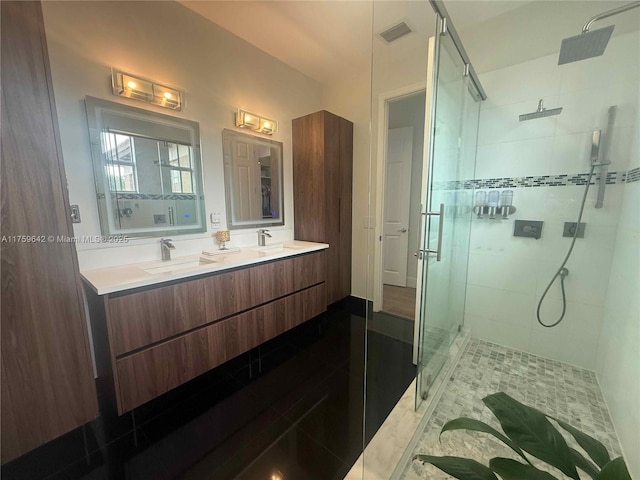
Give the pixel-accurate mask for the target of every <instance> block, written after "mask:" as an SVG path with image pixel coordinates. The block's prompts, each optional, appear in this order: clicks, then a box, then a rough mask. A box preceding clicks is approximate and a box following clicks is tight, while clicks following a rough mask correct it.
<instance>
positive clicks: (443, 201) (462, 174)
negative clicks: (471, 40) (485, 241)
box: [414, 2, 486, 408]
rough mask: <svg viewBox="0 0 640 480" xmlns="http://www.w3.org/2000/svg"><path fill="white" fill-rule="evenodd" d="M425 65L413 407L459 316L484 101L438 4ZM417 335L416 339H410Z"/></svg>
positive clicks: (445, 349) (433, 372)
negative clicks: (472, 180) (470, 182)
mask: <svg viewBox="0 0 640 480" xmlns="http://www.w3.org/2000/svg"><path fill="white" fill-rule="evenodd" d="M433 5H434V9H435V10H436V12H437V13H436V35H435V37H432V38H431V39H430V40H429V59H428V65H427V110H426V112H427V121H426V124H425V134H426V135H425V138H426V139H427V140H426V142H425V145H426V147H425V153H426V160H425V163H426V168H425V169H424V170H423V171H424V172H425V173H426V174H425V175H423V188H422V195H421V198H422V199H424V203H423V208H422V212H421V213H422V232H421V247H420V250H419V251H418V259H419V262H418V279H419V280H418V285H417V295H418V298H419V308H418V311H419V316H418V318H417V319H416V329H415V330H416V331H417V336H416V337H415V340H417V342H416V343H417V382H416V385H417V388H416V408H417V407H418V406H419V404H420V402H421V401H422V400H423V399H425V398H426V397H427V395H428V393H429V388H430V386H431V385H432V384H433V381H434V379H435V377H436V376H437V375H438V373H439V371H440V369H441V368H442V366H443V365H444V363H445V361H446V359H447V357H448V352H449V348H450V346H451V344H452V342H453V340H454V339H455V337H456V336H457V334H458V332H459V331H460V330H461V328H462V325H463V317H464V303H465V294H466V279H467V264H468V258H469V235H470V230H471V218H472V215H471V210H470V205H471V192H472V191H471V190H469V189H466V190H465V189H464V180H465V179H469V178H472V177H473V173H474V169H475V158H476V157H475V153H476V143H477V136H478V122H479V115H480V102H481V100H482V99H483V98H486V96H485V94H484V91H483V90H482V86H481V85H480V82H479V81H478V79H477V77H476V75H475V73H474V72H473V67H472V66H471V65H470V63H469V59H468V57H467V55H466V52H465V51H464V48H463V47H462V44H461V42H460V40H459V38H458V36H457V34H456V32H455V30H454V28H453V25H452V24H451V23H450V22H449V24H447V20H446V19H447V13H446V10H445V9H444V6H443V5H442V4H441V3H440V2H434V3H433ZM415 340H414V341H415Z"/></svg>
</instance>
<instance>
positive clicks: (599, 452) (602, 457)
mask: <svg viewBox="0 0 640 480" xmlns="http://www.w3.org/2000/svg"><path fill="white" fill-rule="evenodd" d="M547 417H549V418H551V419H553V420H555V421H556V422H557V423H558V425H560V427H562V428H563V429H564V430H566V431H567V432H569V433H570V434H571V436H572V437H573V438H575V439H576V442H578V445H580V447H582V449H583V450H584V451H585V452H587V455H589V456H590V457H591V458H592V459H593V461H594V462H596V464H597V465H598V466H599V467H600V468H602V467H604V466H605V465H606V464H607V463H609V462H610V461H611V458H610V457H609V452H607V449H606V448H605V446H604V445H603V444H602V443H600V442H599V441H598V440H596V439H595V438H593V437H590V436H589V435H587V434H586V433H584V432H581V431H580V430H578V429H577V428H575V427H572V426H571V425H569V424H568V423H565V422H563V421H562V420H558V419H557V418H555V417H552V416H551V415H547Z"/></svg>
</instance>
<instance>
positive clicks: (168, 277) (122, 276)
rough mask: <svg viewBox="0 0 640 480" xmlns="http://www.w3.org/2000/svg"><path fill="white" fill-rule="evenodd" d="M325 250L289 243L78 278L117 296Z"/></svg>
mask: <svg viewBox="0 0 640 480" xmlns="http://www.w3.org/2000/svg"><path fill="white" fill-rule="evenodd" d="M325 248H329V245H327V244H326V243H315V242H303V241H300V240H293V241H289V242H284V243H279V244H275V245H266V246H265V247H243V248H241V249H238V250H235V251H230V252H229V253H222V254H220V253H218V252H219V251H216V252H215V253H216V254H215V255H190V256H186V257H175V258H172V259H171V260H167V261H162V260H157V261H153V262H144V263H134V264H129V265H121V266H118V267H111V268H100V269H96V270H82V271H81V272H80V274H81V275H82V277H83V278H84V279H85V280H86V281H87V282H88V283H89V284H90V285H91V286H92V287H93V289H94V290H95V291H96V293H97V294H98V295H104V294H106V293H114V292H121V291H123V290H129V289H132V288H138V287H147V286H149V285H155V284H159V283H164V282H169V281H172V280H180V279H183V278H189V277H193V276H195V275H203V274H206V273H216V272H221V271H224V270H229V269H232V268H237V267H244V266H249V265H254V264H258V263H262V262H268V261H271V260H276V259H278V258H286V257H291V256H294V255H300V254H303V253H309V252H314V251H317V250H323V249H325Z"/></svg>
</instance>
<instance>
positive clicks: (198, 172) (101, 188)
mask: <svg viewBox="0 0 640 480" xmlns="http://www.w3.org/2000/svg"><path fill="white" fill-rule="evenodd" d="M85 107H86V112H87V124H88V127H89V142H90V150H91V159H92V163H93V175H94V181H95V187H96V200H97V204H98V214H99V217H100V230H101V231H102V235H105V236H126V237H135V238H145V237H151V238H152V237H163V236H168V235H189V234H197V233H203V232H206V231H207V221H206V213H205V201H204V179H203V175H202V155H201V151H200V126H199V124H198V122H194V121H191V120H186V119H183V118H179V117H174V116H171V115H165V114H162V113H158V112H154V111H150V110H145V109H141V108H136V107H131V106H129V105H125V104H122V103H118V102H111V101H109V100H104V99H101V98H95V97H90V96H86V97H85ZM102 111H109V112H113V113H116V114H120V115H123V116H128V117H132V118H136V119H138V120H144V121H147V122H152V123H156V124H160V125H162V126H164V127H174V128H179V129H182V130H187V131H189V135H190V137H191V147H192V149H193V175H194V181H193V187H194V190H195V192H194V195H195V197H196V200H197V201H198V205H197V206H196V209H195V210H196V215H197V220H198V221H197V223H196V224H195V225H193V226H191V227H188V228H185V226H177V227H173V228H167V227H166V226H165V227H161V228H157V229H154V228H140V229H117V228H115V227H113V228H112V223H113V222H110V219H111V218H112V216H113V205H112V203H111V202H108V201H107V196H110V195H111V191H110V189H109V182H108V179H107V176H106V175H105V171H104V166H105V163H106V161H105V158H104V155H103V153H102V148H101V140H100V132H101V131H102V130H103V129H102ZM132 133H135V132H132ZM165 140H166V139H165ZM176 195H177V194H176Z"/></svg>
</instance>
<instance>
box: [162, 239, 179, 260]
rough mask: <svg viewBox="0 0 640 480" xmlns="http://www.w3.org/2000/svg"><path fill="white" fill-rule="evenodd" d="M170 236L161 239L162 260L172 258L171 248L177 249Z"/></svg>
mask: <svg viewBox="0 0 640 480" xmlns="http://www.w3.org/2000/svg"><path fill="white" fill-rule="evenodd" d="M172 242H173V240H171V239H170V238H161V239H160V250H161V251H162V260H171V250H175V249H176V246H175V245H174V244H173V243H172Z"/></svg>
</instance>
